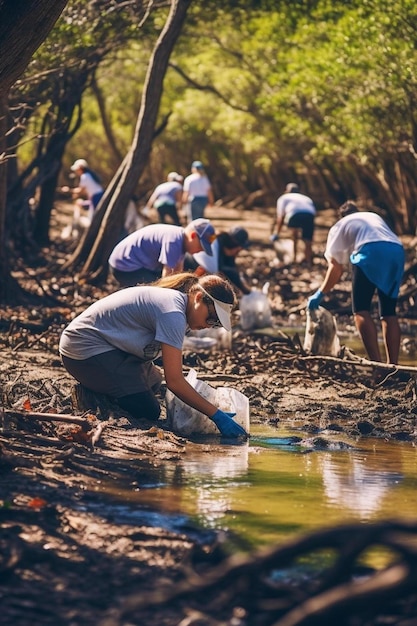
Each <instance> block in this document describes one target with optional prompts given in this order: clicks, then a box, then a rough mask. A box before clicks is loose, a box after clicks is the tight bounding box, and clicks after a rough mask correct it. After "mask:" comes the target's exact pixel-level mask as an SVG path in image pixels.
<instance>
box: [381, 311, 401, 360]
mask: <svg viewBox="0 0 417 626" xmlns="http://www.w3.org/2000/svg"><path fill="white" fill-rule="evenodd" d="M381 328H382V336H383V338H384V345H385V354H386V356H387V363H398V356H399V354H400V340H401V329H400V324H399V323H398V318H397V316H396V315H389V316H386V317H381Z"/></svg>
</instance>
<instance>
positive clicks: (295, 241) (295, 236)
mask: <svg viewBox="0 0 417 626" xmlns="http://www.w3.org/2000/svg"><path fill="white" fill-rule="evenodd" d="M291 236H292V241H293V257H292V262H293V263H296V262H297V252H298V232H297V229H296V228H292V229H291Z"/></svg>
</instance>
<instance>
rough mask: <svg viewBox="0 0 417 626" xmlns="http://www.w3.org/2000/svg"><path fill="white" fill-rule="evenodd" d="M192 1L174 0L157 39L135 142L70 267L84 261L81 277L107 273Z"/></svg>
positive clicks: (99, 276)
mask: <svg viewBox="0 0 417 626" xmlns="http://www.w3.org/2000/svg"><path fill="white" fill-rule="evenodd" d="M190 4H191V0H172V3H171V10H170V12H169V15H168V18H167V21H166V23H165V26H164V29H163V30H162V32H161V34H160V36H159V38H158V41H157V42H156V45H155V48H154V51H153V54H152V57H151V59H150V61H149V65H148V71H147V75H146V79H145V84H144V88H143V95H142V102H141V107H140V111H139V115H138V120H137V124H136V129H135V134H134V138H133V142H132V145H131V147H130V150H129V152H128V154H127V155H126V157H125V158H124V160H123V163H122V164H121V165H120V167H119V169H118V171H117V172H116V174H115V176H114V177H113V180H112V181H111V182H110V184H109V186H108V187H107V189H106V192H105V194H104V196H103V198H102V200H101V202H100V205H99V206H98V209H97V211H96V214H95V216H94V219H93V221H92V223H91V226H90V228H89V229H88V231H87V233H86V234H85V236H84V238H83V239H82V240H81V242H80V245H79V246H78V248H77V250H76V251H75V253H74V255H73V256H72V257H71V259H70V260H69V263H68V264H67V267H69V266H71V267H73V269H75V268H76V267H78V266H79V265H80V264H81V263H83V262H84V261H85V263H84V265H83V267H82V270H81V276H82V277H83V278H84V279H87V280H92V279H93V277H94V279H97V278H100V279H104V278H105V277H106V276H107V269H108V268H107V260H108V257H109V254H110V252H111V251H112V249H113V247H114V245H115V244H116V243H117V241H118V239H119V237H120V233H121V228H122V224H123V219H124V214H125V211H126V207H127V205H128V202H129V200H130V199H131V197H132V195H133V192H134V189H135V186H136V184H137V181H138V180H139V178H140V176H141V175H142V173H143V170H144V169H145V166H146V164H147V160H148V157H149V152H150V150H151V147H152V140H153V137H154V132H155V126H156V120H157V115H158V109H159V104H160V101H161V96H162V90H163V80H164V77H165V73H166V70H167V67H168V62H169V58H170V56H171V53H172V50H173V48H174V45H175V43H176V41H177V39H178V37H179V35H180V33H181V29H182V26H183V24H184V21H185V18H186V14H187V10H188V7H189V5H190Z"/></svg>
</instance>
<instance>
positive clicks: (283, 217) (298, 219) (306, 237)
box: [271, 183, 316, 266]
mask: <svg viewBox="0 0 417 626" xmlns="http://www.w3.org/2000/svg"><path fill="white" fill-rule="evenodd" d="M315 215H316V207H315V206H314V203H313V201H312V199H311V198H309V197H308V196H306V195H304V194H302V193H300V190H299V188H298V185H297V184H296V183H288V185H287V186H286V188H285V193H284V194H282V196H280V197H279V198H278V200H277V217H276V221H275V222H274V223H273V227H272V233H271V240H272V241H276V240H277V239H278V237H279V234H280V232H281V229H282V227H283V225H284V224H285V225H286V226H287V227H288V228H289V229H290V230H291V234H292V239H293V242H294V248H293V262H294V263H295V262H296V260H297V248H298V240H299V235H300V231H301V238H302V240H303V242H304V257H305V258H304V261H305V263H307V265H309V266H311V263H312V241H313V234H314V218H315Z"/></svg>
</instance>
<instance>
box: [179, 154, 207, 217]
mask: <svg viewBox="0 0 417 626" xmlns="http://www.w3.org/2000/svg"><path fill="white" fill-rule="evenodd" d="M211 204H214V195H213V190H212V188H211V183H210V181H209V179H208V177H207V174H206V173H205V171H204V165H203V164H202V162H201V161H193V162H192V164H191V174H190V175H189V176H187V177H186V179H185V180H184V186H183V192H182V206H183V209H184V212H185V217H186V220H187V223H188V222H191V221H192V220H196V219H198V218H200V217H204V212H205V210H206V207H207V206H210V205H211Z"/></svg>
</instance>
